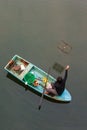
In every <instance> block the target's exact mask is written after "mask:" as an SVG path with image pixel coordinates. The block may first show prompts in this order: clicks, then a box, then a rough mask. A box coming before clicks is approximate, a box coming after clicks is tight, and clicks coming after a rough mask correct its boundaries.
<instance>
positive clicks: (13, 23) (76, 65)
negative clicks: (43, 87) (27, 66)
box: [0, 0, 87, 130]
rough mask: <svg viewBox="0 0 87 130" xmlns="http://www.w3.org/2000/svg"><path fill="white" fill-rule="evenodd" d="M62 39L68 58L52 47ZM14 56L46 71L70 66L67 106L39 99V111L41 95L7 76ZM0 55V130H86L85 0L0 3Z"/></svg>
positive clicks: (86, 51)
mask: <svg viewBox="0 0 87 130" xmlns="http://www.w3.org/2000/svg"><path fill="white" fill-rule="evenodd" d="M61 40H64V41H66V42H68V43H69V44H70V45H71V46H72V51H71V53H70V54H68V55H67V54H64V53H62V52H60V51H59V50H58V49H57V45H58V43H59V42H60V41H61ZM15 54H18V55H20V56H22V57H23V58H25V59H27V60H28V61H30V62H32V63H33V64H35V65H37V66H38V67H40V68H42V69H43V70H45V71H46V72H47V71H48V68H49V66H51V67H52V65H53V64H54V63H55V62H58V63H61V64H62V65H64V66H66V65H67V64H69V65H70V70H69V77H68V80H67V85H66V87H67V88H68V90H69V91H70V92H71V94H72V101H71V103H69V104H59V103H52V102H49V101H47V100H44V101H43V105H42V108H41V110H40V111H39V110H38V109H37V108H38V104H39V101H40V97H39V96H38V95H35V94H34V93H32V92H31V91H25V89H24V88H23V86H21V85H19V84H17V83H16V82H14V81H12V80H11V79H9V78H7V77H6V74H7V73H6V72H5V71H4V69H3V67H4V66H5V65H6V64H7V62H8V60H9V59H10V58H11V57H12V56H13V55H15ZM0 57H1V58H0V68H1V69H0V83H1V85H0V130H66V129H68V130H74V129H76V130H77V129H78V130H80V129H81V130H83V129H87V76H86V75H87V69H86V68H87V0H0ZM51 75H53V76H54V77H55V78H56V76H57V75H58V73H57V72H55V71H54V70H52V71H51Z"/></svg>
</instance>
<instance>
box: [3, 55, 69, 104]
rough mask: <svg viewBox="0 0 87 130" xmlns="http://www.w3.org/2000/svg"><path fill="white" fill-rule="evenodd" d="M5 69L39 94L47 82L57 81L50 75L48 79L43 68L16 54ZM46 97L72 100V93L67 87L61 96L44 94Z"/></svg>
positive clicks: (60, 100)
mask: <svg viewBox="0 0 87 130" xmlns="http://www.w3.org/2000/svg"><path fill="white" fill-rule="evenodd" d="M4 69H5V70H6V71H7V72H8V73H10V74H11V75H13V76H14V77H15V78H17V79H18V80H20V81H21V82H22V83H23V84H25V85H26V86H27V87H28V88H31V89H33V90H34V91H36V92H38V93H39V94H42V93H43V90H44V87H43V86H44V85H45V83H46V80H48V81H47V82H49V83H51V82H55V81H56V79H55V78H54V77H52V76H51V75H49V77H48V79H47V78H46V77H47V75H48V74H47V73H46V72H45V71H43V70H42V69H40V68H38V67H37V66H35V65H34V64H32V63H31V62H28V61H27V60H25V59H23V58H22V57H20V56H18V55H15V56H14V57H13V58H12V59H11V60H10V61H9V62H8V64H7V65H6V66H5V67H4ZM44 96H45V97H47V98H48V99H50V100H52V101H58V102H70V101H71V95H70V93H69V91H68V90H67V89H65V90H64V92H63V94H62V95H61V96H51V95H48V94H46V93H45V94H44Z"/></svg>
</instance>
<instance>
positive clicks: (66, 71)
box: [64, 65, 70, 81]
mask: <svg viewBox="0 0 87 130" xmlns="http://www.w3.org/2000/svg"><path fill="white" fill-rule="evenodd" d="M69 68H70V67H69V65H67V66H66V68H65V76H64V81H66V79H67V75H68V69H69Z"/></svg>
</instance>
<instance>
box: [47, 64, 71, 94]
mask: <svg viewBox="0 0 87 130" xmlns="http://www.w3.org/2000/svg"><path fill="white" fill-rule="evenodd" d="M69 68H70V67H69V65H67V66H66V68H65V76H64V78H62V77H61V76H59V77H58V78H57V80H56V81H55V82H54V83H51V84H50V83H49V82H47V86H46V92H45V94H50V95H53V96H54V95H59V96H60V95H61V94H62V93H63V92H64V90H65V84H66V80H67V75H68V69H69Z"/></svg>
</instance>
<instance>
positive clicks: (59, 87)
mask: <svg viewBox="0 0 87 130" xmlns="http://www.w3.org/2000/svg"><path fill="white" fill-rule="evenodd" d="M67 75H68V70H65V76H64V78H63V80H62V82H61V83H58V81H56V82H55V83H54V85H53V86H54V87H55V89H56V91H57V93H58V95H61V94H62V93H63V91H64V89H65V83H66V79H67Z"/></svg>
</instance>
